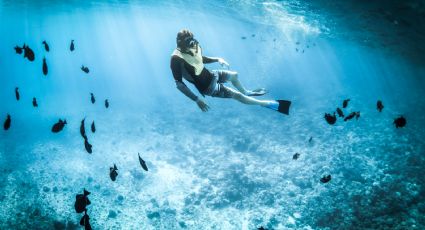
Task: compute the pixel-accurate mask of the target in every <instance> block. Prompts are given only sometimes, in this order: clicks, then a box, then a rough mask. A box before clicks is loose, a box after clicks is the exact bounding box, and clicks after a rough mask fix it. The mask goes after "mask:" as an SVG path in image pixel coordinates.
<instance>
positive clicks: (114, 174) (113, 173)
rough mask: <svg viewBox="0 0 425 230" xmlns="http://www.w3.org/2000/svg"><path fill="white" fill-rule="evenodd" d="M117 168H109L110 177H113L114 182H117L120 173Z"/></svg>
mask: <svg viewBox="0 0 425 230" xmlns="http://www.w3.org/2000/svg"><path fill="white" fill-rule="evenodd" d="M117 170H118V168H117V166H116V165H115V164H114V167H110V168H109V177H111V180H112V181H115V180H116V179H117V176H118V173H117Z"/></svg>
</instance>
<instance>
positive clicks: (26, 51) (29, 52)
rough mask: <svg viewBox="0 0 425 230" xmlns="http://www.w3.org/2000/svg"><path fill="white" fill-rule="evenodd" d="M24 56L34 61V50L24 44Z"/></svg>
mask: <svg viewBox="0 0 425 230" xmlns="http://www.w3.org/2000/svg"><path fill="white" fill-rule="evenodd" d="M22 48H24V58H27V59H28V60H29V61H34V59H35V55H34V51H32V49H31V48H30V47H29V46H27V45H25V44H24V47H22Z"/></svg>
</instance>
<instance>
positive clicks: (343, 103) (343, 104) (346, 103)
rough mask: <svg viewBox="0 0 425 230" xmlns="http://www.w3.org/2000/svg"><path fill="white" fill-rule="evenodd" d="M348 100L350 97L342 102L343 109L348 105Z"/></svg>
mask: <svg viewBox="0 0 425 230" xmlns="http://www.w3.org/2000/svg"><path fill="white" fill-rule="evenodd" d="M349 101H350V99H345V100H344V101H343V102H342V108H343V109H345V108H347V106H348V102H349Z"/></svg>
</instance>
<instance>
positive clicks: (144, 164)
mask: <svg viewBox="0 0 425 230" xmlns="http://www.w3.org/2000/svg"><path fill="white" fill-rule="evenodd" d="M137 154H139V162H140V166H142V168H143V169H144V170H145V171H148V166H146V162H145V161H144V160H143V159H142V158H141V157H140V153H137Z"/></svg>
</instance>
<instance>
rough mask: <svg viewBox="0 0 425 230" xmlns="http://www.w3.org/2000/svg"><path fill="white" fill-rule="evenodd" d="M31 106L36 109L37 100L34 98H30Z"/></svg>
mask: <svg viewBox="0 0 425 230" xmlns="http://www.w3.org/2000/svg"><path fill="white" fill-rule="evenodd" d="M32 106H34V107H38V103H37V99H36V98H35V97H34V98H32Z"/></svg>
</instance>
